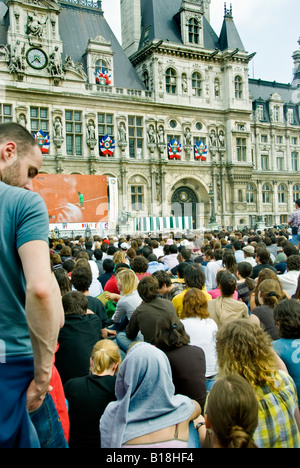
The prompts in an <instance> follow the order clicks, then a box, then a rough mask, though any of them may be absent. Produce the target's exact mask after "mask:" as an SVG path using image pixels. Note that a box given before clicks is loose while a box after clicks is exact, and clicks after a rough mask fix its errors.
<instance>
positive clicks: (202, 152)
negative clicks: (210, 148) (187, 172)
mask: <svg viewBox="0 0 300 468" xmlns="http://www.w3.org/2000/svg"><path fill="white" fill-rule="evenodd" d="M194 153H195V159H197V160H199V159H200V160H201V161H206V156H207V146H206V145H205V144H204V143H203V141H198V143H196V144H195V147H194Z"/></svg>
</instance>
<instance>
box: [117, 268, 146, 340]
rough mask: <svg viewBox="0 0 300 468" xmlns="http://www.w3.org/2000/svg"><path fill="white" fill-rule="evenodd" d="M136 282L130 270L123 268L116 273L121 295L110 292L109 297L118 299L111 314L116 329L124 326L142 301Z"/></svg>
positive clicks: (120, 329)
mask: <svg viewBox="0 0 300 468" xmlns="http://www.w3.org/2000/svg"><path fill="white" fill-rule="evenodd" d="M138 284H139V280H138V278H137V276H136V274H135V273H134V271H132V270H129V269H124V270H121V271H120V272H119V273H118V274H117V285H118V288H119V291H120V292H121V296H118V295H117V294H110V299H113V300H114V299H118V303H117V308H116V311H115V313H114V315H113V316H112V320H113V321H114V323H115V329H116V330H117V331H122V330H124V329H125V328H126V325H127V324H128V322H129V320H130V317H131V316H132V314H133V312H134V311H135V309H136V308H137V307H138V306H139V305H140V304H141V303H142V299H141V297H140V295H139V293H138V291H137V287H138ZM117 296H118V297H117Z"/></svg>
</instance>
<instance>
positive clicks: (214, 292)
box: [208, 270, 238, 300]
mask: <svg viewBox="0 0 300 468" xmlns="http://www.w3.org/2000/svg"><path fill="white" fill-rule="evenodd" d="M223 273H226V270H219V271H218V273H217V276H216V283H217V288H216V289H212V290H211V291H208V294H209V295H210V296H211V297H212V299H217V297H220V296H222V293H221V289H220V278H221V276H222V275H223ZM233 299H235V300H238V292H237V291H234V293H233Z"/></svg>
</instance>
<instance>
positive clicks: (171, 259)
mask: <svg viewBox="0 0 300 468" xmlns="http://www.w3.org/2000/svg"><path fill="white" fill-rule="evenodd" d="M168 247H169V249H168V254H167V255H165V256H164V257H163V258H162V260H161V261H162V263H163V264H164V265H165V266H166V267H168V269H169V270H171V269H172V268H174V267H176V266H177V265H178V264H179V261H178V258H177V256H178V248H177V245H175V244H171V245H169V246H168Z"/></svg>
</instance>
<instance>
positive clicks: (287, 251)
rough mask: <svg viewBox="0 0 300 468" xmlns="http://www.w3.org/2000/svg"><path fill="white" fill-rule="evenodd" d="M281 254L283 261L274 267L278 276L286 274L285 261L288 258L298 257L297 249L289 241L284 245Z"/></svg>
mask: <svg viewBox="0 0 300 468" xmlns="http://www.w3.org/2000/svg"><path fill="white" fill-rule="evenodd" d="M283 253H284V255H285V260H281V262H278V263H276V265H274V266H275V268H276V270H277V273H278V275H283V274H284V273H286V272H287V259H288V258H289V257H291V256H292V255H299V251H298V249H297V247H296V246H295V245H293V244H292V243H291V242H289V241H287V242H286V243H285V244H284V247H283Z"/></svg>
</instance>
